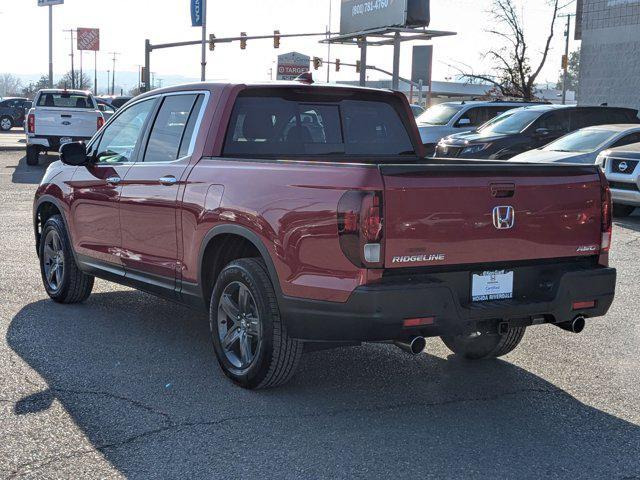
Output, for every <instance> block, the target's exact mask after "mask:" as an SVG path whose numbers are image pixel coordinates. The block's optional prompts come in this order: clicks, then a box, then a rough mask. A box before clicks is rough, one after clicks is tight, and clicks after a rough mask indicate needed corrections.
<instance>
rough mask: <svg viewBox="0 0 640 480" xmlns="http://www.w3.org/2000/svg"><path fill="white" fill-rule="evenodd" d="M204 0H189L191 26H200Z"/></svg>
mask: <svg viewBox="0 0 640 480" xmlns="http://www.w3.org/2000/svg"><path fill="white" fill-rule="evenodd" d="M205 2H206V0H191V26H192V27H201V26H202V21H203V18H204V4H205Z"/></svg>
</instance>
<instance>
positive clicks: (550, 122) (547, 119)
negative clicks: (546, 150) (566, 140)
mask: <svg viewBox="0 0 640 480" xmlns="http://www.w3.org/2000/svg"><path fill="white" fill-rule="evenodd" d="M569 120H570V114H569V112H566V111H565V112H552V113H549V114H547V115H545V116H543V117H542V118H541V119H540V120H539V121H538V122H537V123H536V126H535V127H536V129H538V128H545V129H547V130H549V131H550V132H551V133H555V134H562V133H563V132H568V131H570V130H571V127H570V124H569Z"/></svg>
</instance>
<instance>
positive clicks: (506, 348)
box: [442, 327, 526, 360]
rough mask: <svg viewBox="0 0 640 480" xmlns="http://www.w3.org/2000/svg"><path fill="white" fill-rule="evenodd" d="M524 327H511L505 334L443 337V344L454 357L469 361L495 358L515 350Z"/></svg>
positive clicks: (522, 334)
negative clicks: (458, 356) (459, 356)
mask: <svg viewBox="0 0 640 480" xmlns="http://www.w3.org/2000/svg"><path fill="white" fill-rule="evenodd" d="M525 330H526V328H525V327H511V328H509V330H508V331H507V333H505V334H502V335H500V334H495V335H480V336H473V337H472V336H469V335H456V336H443V337H442V341H443V342H444V344H445V345H446V346H447V348H449V350H451V351H452V352H453V353H455V354H456V355H461V356H463V357H464V358H468V359H470V360H481V359H484V358H496V357H501V356H503V355H506V354H507V353H509V352H511V351H512V350H513V349H515V348H516V347H517V346H518V344H519V343H520V341H521V340H522V337H523V336H524V332H525Z"/></svg>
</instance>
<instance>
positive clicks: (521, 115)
mask: <svg viewBox="0 0 640 480" xmlns="http://www.w3.org/2000/svg"><path fill="white" fill-rule="evenodd" d="M539 116H540V112H539V111H536V110H526V109H516V110H509V111H508V112H505V113H503V114H502V115H500V116H498V117H496V118H494V119H493V120H490V121H489V122H487V123H485V124H484V125H483V126H482V128H479V129H478V132H479V133H481V134H483V135H492V134H495V133H497V134H505V135H510V134H515V133H520V132H522V131H523V130H524V129H525V128H527V127H528V126H529V125H530V124H531V123H532V122H533V121H535V120H536V119H537V118H538V117H539Z"/></svg>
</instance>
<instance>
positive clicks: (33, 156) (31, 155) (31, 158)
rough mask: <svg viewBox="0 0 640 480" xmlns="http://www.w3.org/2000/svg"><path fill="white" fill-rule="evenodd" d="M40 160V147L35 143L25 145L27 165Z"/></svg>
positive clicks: (32, 164) (33, 164) (36, 163)
mask: <svg viewBox="0 0 640 480" xmlns="http://www.w3.org/2000/svg"><path fill="white" fill-rule="evenodd" d="M39 160H40V147H38V146H37V145H27V165H31V166H35V165H38V161H39Z"/></svg>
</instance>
